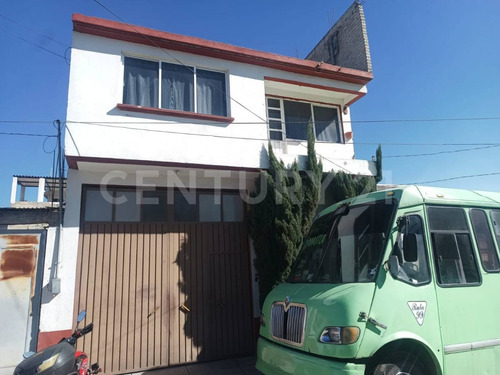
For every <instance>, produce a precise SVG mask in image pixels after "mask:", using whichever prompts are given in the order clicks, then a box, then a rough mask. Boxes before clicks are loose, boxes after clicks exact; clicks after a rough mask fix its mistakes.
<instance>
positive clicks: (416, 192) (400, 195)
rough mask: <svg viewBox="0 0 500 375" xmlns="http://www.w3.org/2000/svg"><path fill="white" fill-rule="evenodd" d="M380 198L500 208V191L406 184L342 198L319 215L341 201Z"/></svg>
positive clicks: (402, 204) (406, 202)
mask: <svg viewBox="0 0 500 375" xmlns="http://www.w3.org/2000/svg"><path fill="white" fill-rule="evenodd" d="M382 199H396V200H398V201H399V207H400V208H405V207H412V206H417V205H421V204H432V205H453V206H466V207H490V208H500V193H494V192H483V191H475V190H464V189H450V188H437V187H428V186H416V185H407V186H401V187H398V188H395V189H390V190H382V191H376V192H373V193H368V194H364V195H359V196H357V197H353V198H349V199H346V200H343V201H341V202H338V203H336V204H334V205H333V206H330V207H328V208H326V209H325V210H323V211H322V212H321V213H320V214H319V216H322V215H325V214H327V213H329V212H332V211H334V210H335V209H336V208H337V207H338V206H339V205H340V204H343V203H349V204H351V205H354V204H363V203H369V202H373V201H378V200H382Z"/></svg>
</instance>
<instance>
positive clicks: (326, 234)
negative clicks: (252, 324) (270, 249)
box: [288, 200, 396, 284]
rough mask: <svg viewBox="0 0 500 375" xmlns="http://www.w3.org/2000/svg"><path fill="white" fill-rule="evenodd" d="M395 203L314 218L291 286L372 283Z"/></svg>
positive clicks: (392, 201)
mask: <svg viewBox="0 0 500 375" xmlns="http://www.w3.org/2000/svg"><path fill="white" fill-rule="evenodd" d="M395 209H396V202H395V201H394V200H383V201H376V202H373V203H370V204H361V205H357V206H350V207H347V206H340V207H339V208H338V209H337V210H336V211H334V212H332V213H329V214H326V215H324V216H322V217H320V218H319V219H317V220H316V221H315V222H314V223H313V225H312V227H311V230H310V231H309V234H308V236H307V238H305V239H304V242H303V245H302V249H301V250H300V253H299V255H298V257H297V259H296V261H295V263H294V266H293V268H292V272H291V274H290V278H289V280H288V281H289V282H291V283H335V284H338V283H355V282H370V281H375V277H376V275H377V270H378V268H379V264H380V261H381V258H382V253H383V249H384V245H385V242H386V241H385V240H386V238H387V237H388V235H389V230H390V225H391V223H392V221H393V216H394V212H395Z"/></svg>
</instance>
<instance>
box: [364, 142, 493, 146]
mask: <svg viewBox="0 0 500 375" xmlns="http://www.w3.org/2000/svg"><path fill="white" fill-rule="evenodd" d="M354 145H383V146H500V142H497V143H397V142H396V143H394V142H354Z"/></svg>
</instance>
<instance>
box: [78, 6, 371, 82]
mask: <svg viewBox="0 0 500 375" xmlns="http://www.w3.org/2000/svg"><path fill="white" fill-rule="evenodd" d="M72 19H73V30H74V31H76V32H80V33H84V34H90V35H96V36H100V37H104V38H110V39H116V40H121V41H126V42H131V43H138V44H144V45H148V46H153V47H157V48H165V49H169V50H176V51H182V52H187V53H192V54H196V55H202V56H208V57H215V58H220V59H223V60H230V61H237V62H241V63H246V64H252V65H258V66H264V67H268V68H274V69H279V70H284V71H288V72H294V73H298V74H305V75H309V76H315V77H322V78H328V79H333V80H337V81H343V82H348V83H355V84H361V85H366V84H367V83H368V82H370V81H371V80H372V79H373V74H372V73H371V72H365V71H361V70H356V69H351V68H344V67H341V66H337V65H332V64H327V63H323V62H317V61H311V60H304V59H299V58H294V57H288V56H283V55H278V54H274V53H269V52H262V51H258V50H254V49H250V48H244V47H237V46H233V45H231V44H225V43H220V42H214V41H210V40H206V39H201V38H195V37H191V36H185V35H179V34H173V33H168V32H164V31H158V30H154V29H150V28H146V27H142V26H136V25H130V24H127V23H122V22H116V21H111V20H106V19H103V18H97V17H89V16H85V15H82V14H77V13H75V14H73V18H72Z"/></svg>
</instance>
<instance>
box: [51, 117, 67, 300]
mask: <svg viewBox="0 0 500 375" xmlns="http://www.w3.org/2000/svg"><path fill="white" fill-rule="evenodd" d="M55 123H56V124H57V150H58V162H59V207H58V212H59V220H58V222H59V227H58V231H57V235H56V243H55V246H54V254H53V257H52V272H51V273H52V278H51V279H50V285H49V290H50V291H51V292H52V295H56V294H59V293H61V279H60V278H59V275H58V273H59V272H58V271H59V264H60V260H61V259H60V258H61V247H62V234H63V199H64V197H63V175H64V164H63V162H64V159H63V158H64V156H63V152H62V147H61V121H60V120H56V121H55Z"/></svg>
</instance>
